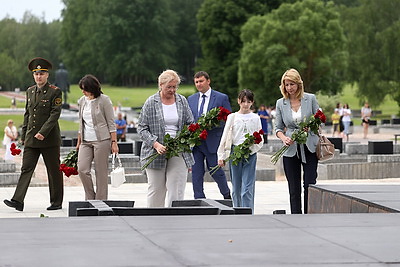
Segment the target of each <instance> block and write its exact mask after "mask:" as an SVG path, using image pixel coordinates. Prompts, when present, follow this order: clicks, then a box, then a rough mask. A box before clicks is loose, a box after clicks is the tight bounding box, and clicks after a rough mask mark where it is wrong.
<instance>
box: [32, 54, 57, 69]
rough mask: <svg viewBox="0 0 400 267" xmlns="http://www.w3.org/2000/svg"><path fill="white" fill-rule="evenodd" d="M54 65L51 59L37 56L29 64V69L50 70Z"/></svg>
mask: <svg viewBox="0 0 400 267" xmlns="http://www.w3.org/2000/svg"><path fill="white" fill-rule="evenodd" d="M52 67H53V65H51V63H50V61H48V60H46V59H44V58H41V57H35V58H34V59H32V60H31V61H30V62H29V64H28V69H29V70H30V71H32V72H42V71H45V72H48V71H49V70H51V68H52Z"/></svg>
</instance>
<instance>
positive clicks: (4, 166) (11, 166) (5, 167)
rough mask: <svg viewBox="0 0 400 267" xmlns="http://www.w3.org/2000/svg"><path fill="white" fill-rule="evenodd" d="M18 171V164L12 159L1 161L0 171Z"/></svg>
mask: <svg viewBox="0 0 400 267" xmlns="http://www.w3.org/2000/svg"><path fill="white" fill-rule="evenodd" d="M15 171H16V164H15V163H14V162H11V161H8V162H7V161H5V162H0V173H12V172H15Z"/></svg>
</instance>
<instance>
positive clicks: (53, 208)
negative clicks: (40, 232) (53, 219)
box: [47, 205, 62, 210]
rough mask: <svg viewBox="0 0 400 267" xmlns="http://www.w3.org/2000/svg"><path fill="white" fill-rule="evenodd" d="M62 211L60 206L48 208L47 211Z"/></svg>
mask: <svg viewBox="0 0 400 267" xmlns="http://www.w3.org/2000/svg"><path fill="white" fill-rule="evenodd" d="M60 209H62V207H61V205H60V206H54V205H51V206H50V207H48V208H47V210H60Z"/></svg>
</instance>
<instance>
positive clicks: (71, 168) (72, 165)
mask: <svg viewBox="0 0 400 267" xmlns="http://www.w3.org/2000/svg"><path fill="white" fill-rule="evenodd" d="M60 171H62V172H63V173H64V174H65V176H67V177H70V176H71V175H78V151H76V150H71V151H70V152H69V153H68V155H67V156H66V157H65V158H64V160H63V161H62V162H61V164H60Z"/></svg>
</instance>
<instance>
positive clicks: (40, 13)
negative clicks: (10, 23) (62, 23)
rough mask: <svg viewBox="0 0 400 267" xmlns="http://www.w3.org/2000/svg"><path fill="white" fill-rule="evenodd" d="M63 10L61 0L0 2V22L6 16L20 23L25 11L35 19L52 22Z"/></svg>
mask: <svg viewBox="0 0 400 267" xmlns="http://www.w3.org/2000/svg"><path fill="white" fill-rule="evenodd" d="M63 8H64V4H63V3H62V2H61V0H40V1H34V0H0V20H2V19H4V18H6V17H7V16H8V17H9V18H13V19H15V20H16V21H18V22H21V21H22V17H23V16H24V13H25V11H30V12H31V13H32V14H33V15H35V16H36V17H39V18H40V19H41V18H44V20H45V21H46V22H52V21H53V20H57V19H60V18H61V10H62V9H63Z"/></svg>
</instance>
